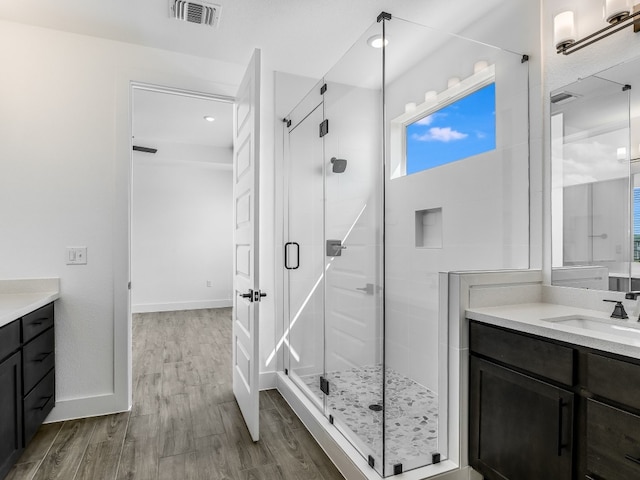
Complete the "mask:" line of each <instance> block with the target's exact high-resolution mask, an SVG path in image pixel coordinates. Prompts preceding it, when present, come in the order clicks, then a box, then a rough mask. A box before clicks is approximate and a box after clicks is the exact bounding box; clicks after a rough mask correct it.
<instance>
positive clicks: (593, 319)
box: [466, 303, 640, 480]
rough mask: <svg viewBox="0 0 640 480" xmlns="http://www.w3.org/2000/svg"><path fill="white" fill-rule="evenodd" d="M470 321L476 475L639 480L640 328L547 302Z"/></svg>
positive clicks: (486, 311) (484, 313) (485, 311)
mask: <svg viewBox="0 0 640 480" xmlns="http://www.w3.org/2000/svg"><path fill="white" fill-rule="evenodd" d="M466 316H467V318H468V319H469V353H470V356H469V463H470V465H471V466H472V467H474V468H475V469H476V470H477V471H478V472H480V473H481V474H482V475H483V476H484V477H485V478H486V479H488V480H493V479H502V480H504V479H513V480H516V479H517V480H535V479H541V478H549V479H554V480H563V479H567V480H570V479H586V480H589V479H591V480H631V479H638V478H640V324H638V323H637V322H631V321H629V320H613V319H610V318H609V315H608V313H604V312H601V311H592V310H586V309H580V308H575V307H570V306H564V305H556V304H547V303H530V304H519V305H506V306H497V307H487V308H471V309H468V310H467V311H466Z"/></svg>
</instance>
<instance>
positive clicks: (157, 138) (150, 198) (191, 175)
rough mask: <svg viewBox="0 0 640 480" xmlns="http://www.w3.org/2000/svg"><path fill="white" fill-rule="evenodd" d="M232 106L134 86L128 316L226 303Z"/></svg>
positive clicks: (209, 98)
mask: <svg viewBox="0 0 640 480" xmlns="http://www.w3.org/2000/svg"><path fill="white" fill-rule="evenodd" d="M232 102H233V99H228V98H220V97H215V96H210V95H204V94H197V93H193V92H183V91H174V90H170V89H165V88H160V87H148V86H134V87H133V90H132V125H131V130H132V147H133V151H132V156H131V178H132V180H131V216H130V222H131V243H130V254H131V312H132V313H143V312H166V311H179V310H196V309H203V308H222V307H230V306H232V299H233V297H232V291H233V278H232V268H233V266H232V244H233V231H232V215H233V212H232V195H233V192H232V189H233V184H232V169H233V137H232V130H233V128H232V123H233V103H232Z"/></svg>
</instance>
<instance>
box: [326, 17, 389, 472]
mask: <svg viewBox="0 0 640 480" xmlns="http://www.w3.org/2000/svg"><path fill="white" fill-rule="evenodd" d="M380 32H381V26H380V24H375V25H373V26H372V27H371V28H370V29H369V30H368V31H367V32H365V34H364V35H363V36H362V37H361V38H360V40H359V41H358V42H356V44H355V45H354V46H353V47H352V48H351V49H350V50H349V52H347V54H346V55H345V56H344V57H343V59H342V60H341V61H340V62H339V63H338V64H337V65H336V66H335V67H334V68H333V69H332V70H331V71H330V72H329V73H328V74H327V75H326V76H325V83H326V91H325V93H324V110H325V119H326V120H327V121H328V122H329V129H328V133H327V134H326V135H325V136H324V137H323V139H324V149H325V158H324V170H325V180H324V196H325V222H324V229H325V247H326V248H325V252H324V253H325V257H324V263H325V267H324V269H325V279H326V280H325V285H324V288H325V377H326V379H327V381H328V386H329V393H328V395H326V397H325V398H326V414H327V415H330V416H331V417H332V418H333V423H334V425H335V426H336V427H337V428H338V429H339V430H340V431H341V433H342V434H343V435H344V436H345V437H346V438H347V439H348V440H349V441H350V442H351V443H352V444H353V445H354V446H355V447H356V448H357V449H358V451H359V452H360V453H361V454H362V455H363V456H364V458H365V459H367V460H368V461H369V464H370V465H372V466H373V468H374V469H375V470H376V471H377V472H378V473H380V474H381V475H382V474H383V471H382V465H383V458H382V456H383V455H382V454H383V445H382V439H383V435H382V431H383V415H384V413H383V408H384V398H383V369H382V360H383V358H382V336H383V315H382V298H383V282H382V279H383V275H382V273H383V272H382V261H381V259H382V255H381V252H382V248H381V246H382V230H383V228H382V220H381V219H382V216H381V213H382V208H381V206H382V193H383V191H382V171H383V164H382V121H381V118H382V117H381V113H382V88H381V86H382V82H381V72H382V69H381V51H380V50H379V49H374V48H371V47H370V45H369V44H368V43H367V40H368V39H369V38H370V37H372V36H374V35H378V34H380Z"/></svg>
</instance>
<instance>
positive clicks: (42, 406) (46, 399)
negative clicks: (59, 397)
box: [34, 395, 53, 410]
mask: <svg viewBox="0 0 640 480" xmlns="http://www.w3.org/2000/svg"><path fill="white" fill-rule="evenodd" d="M52 398H53V395H49V396H48V397H44V402H42V405H40V406H39V407H35V408H34V410H44V407H46V406H47V404H48V403H49V400H51V399H52Z"/></svg>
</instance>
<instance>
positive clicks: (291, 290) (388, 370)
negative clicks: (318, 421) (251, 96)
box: [283, 17, 529, 477]
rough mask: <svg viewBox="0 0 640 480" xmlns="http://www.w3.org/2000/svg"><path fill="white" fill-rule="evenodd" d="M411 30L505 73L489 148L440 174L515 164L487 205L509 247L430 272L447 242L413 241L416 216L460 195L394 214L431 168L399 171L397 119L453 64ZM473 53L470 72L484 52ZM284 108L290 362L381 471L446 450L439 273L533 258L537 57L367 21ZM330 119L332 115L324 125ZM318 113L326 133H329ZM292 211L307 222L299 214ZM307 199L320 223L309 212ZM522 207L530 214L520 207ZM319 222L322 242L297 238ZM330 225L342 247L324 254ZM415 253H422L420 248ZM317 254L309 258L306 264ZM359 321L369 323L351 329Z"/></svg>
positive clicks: (418, 463)
mask: <svg viewBox="0 0 640 480" xmlns="http://www.w3.org/2000/svg"><path fill="white" fill-rule="evenodd" d="M375 38H380V39H382V43H383V47H382V48H380V49H374V48H371V46H370V44H371V42H372V41H373V39H375ZM415 45H430V46H432V47H433V48H435V46H436V45H440V46H444V48H443V49H442V50H443V51H441V52H436V53H437V54H440V55H441V58H445V59H446V56H445V57H443V56H442V55H446V46H447V45H448V46H452V45H455V46H456V48H460V49H462V50H463V51H465V52H466V53H465V55H466V54H467V53H468V55H467V56H473V55H475V56H476V57H475V58H476V59H478V60H485V61H486V62H485V63H488V65H490V66H491V72H492V73H491V75H493V77H492V78H493V79H494V81H495V83H496V91H497V94H496V95H497V96H496V114H497V115H498V114H499V115H500V116H503V117H504V120H501V122H500V124H499V125H497V128H496V149H495V151H492V152H490V153H489V154H482V155H477V156H476V157H478V158H475V157H474V158H472V159H469V160H468V159H464V160H461V161H458V162H456V163H457V164H456V165H454V166H451V165H445V166H442V167H437V169H438V172H439V173H436V174H435V175H439V174H442V172H443V171H445V170H446V169H457V170H458V171H461V172H464V171H465V170H464V169H466V168H469V169H470V171H474V172H476V173H474V174H471V176H472V178H466V177H465V175H464V174H462V175H461V176H460V177H459V185H455V184H454V185H452V186H451V188H452V189H453V190H455V188H456V187H459V188H465V189H469V190H474V187H472V186H470V182H473V181H476V180H477V177H478V175H481V174H482V168H485V165H483V164H482V162H488V165H489V167H487V168H491V169H492V170H491V172H493V174H494V176H496V175H498V174H499V173H498V172H501V171H504V172H505V173H504V174H502V177H500V178H499V182H498V184H497V185H498V186H497V187H495V188H494V189H496V190H499V191H497V192H493V193H494V194H495V197H496V198H495V199H493V200H495V201H494V203H493V204H492V205H494V204H495V205H496V208H497V209H500V210H498V211H501V212H502V214H501V215H502V216H501V218H500V219H499V220H500V222H501V223H500V222H499V223H500V226H501V227H502V228H503V229H504V231H502V230H500V231H499V232H498V233H501V234H502V236H503V237H504V239H503V238H502V237H501V238H499V239H494V238H492V239H491V241H492V242H494V244H495V245H494V247H502V250H501V249H500V248H497V249H496V248H494V250H500V252H501V254H502V256H501V257H500V258H495V257H494V256H490V255H488V256H483V255H478V256H477V258H474V259H472V260H469V259H466V260H465V261H464V262H460V261H458V262H457V263H456V259H454V260H453V261H449V263H446V262H443V261H441V260H436V261H435V262H434V263H433V264H434V265H436V266H435V267H433V268H432V269H431V271H429V273H428V274H427V275H424V276H423V277H424V278H423V277H421V276H419V275H418V274H419V273H420V272H418V271H417V270H418V267H417V265H420V264H421V263H420V262H423V261H424V259H423V258H422V257H425V258H436V259H440V258H441V256H442V251H438V248H437V247H435V248H434V247H433V246H430V245H419V244H418V238H417V230H418V227H419V225H418V215H419V213H420V212H423V211H424V212H430V211H431V210H434V211H437V210H438V209H440V212H441V214H442V216H443V218H446V215H447V214H448V213H449V211H450V210H451V208H450V207H448V206H447V207H443V205H442V203H438V201H436V202H435V203H433V204H431V203H429V202H430V201H431V200H430V201H426V202H424V204H420V203H419V202H417V203H416V202H412V203H411V202H410V203H411V205H410V208H409V210H411V212H410V213H411V218H409V217H407V215H406V213H407V212H404V213H402V214H400V213H398V209H397V206H398V205H397V201H396V200H395V198H396V196H397V197H398V198H399V197H401V196H402V192H401V190H402V189H403V188H404V187H402V185H404V184H407V185H409V184H410V183H411V182H417V181H418V180H419V178H420V177H419V176H420V175H425V174H426V175H430V173H425V172H420V173H418V174H414V175H411V176H406V175H401V176H400V177H398V176H394V174H393V173H394V169H396V167H397V165H398V162H399V161H400V160H399V159H398V154H399V152H400V155H401V154H402V152H401V151H400V150H399V148H398V138H399V137H398V136H397V134H398V132H399V131H400V132H403V130H402V128H404V127H402V128H401V129H400V130H398V124H399V123H398V119H402V118H404V117H403V115H405V116H406V115H407V114H408V113H410V112H408V111H407V109H410V108H411V107H410V106H409V105H411V104H413V105H414V108H415V104H418V107H421V105H420V104H421V100H422V99H421V98H420V96H422V97H423V98H425V97H424V95H425V90H426V89H427V88H425V85H416V83H417V82H416V81H415V79H416V78H423V77H429V78H430V79H431V80H433V78H431V77H436V76H438V75H440V76H442V75H445V72H435V73H434V72H432V70H433V69H432V68H431V63H430V61H429V60H427V58H429V59H430V58H431V57H421V58H418V57H416V55H415V53H416V50H415V48H411V47H412V46H415ZM427 50H429V49H427ZM430 52H431V50H430ZM427 53H429V52H427ZM441 61H446V60H441ZM467 67H468V68H467ZM465 68H467V69H468V70H470V71H473V70H474V65H473V63H471V64H470V65H466V66H465ZM444 70H450V69H444ZM480 70H482V68H480V69H479V72H475V73H469V72H466V71H464V72H460V73H459V75H460V76H461V77H463V75H464V77H463V78H462V80H461V82H459V84H455V85H453V86H450V87H446V88H444V89H443V88H442V85H447V77H443V78H442V79H441V80H440V84H438V85H433V86H432V88H433V89H434V90H435V89H437V88H438V86H439V87H440V93H439V94H438V95H437V101H438V103H440V104H442V105H445V104H448V103H451V101H453V99H455V98H460V97H461V96H464V94H465V88H469V86H470V85H471V87H473V86H474V85H475V84H477V83H478V82H479V80H478V78H480V77H482V79H483V80H482V81H485V82H486V81H487V78H488V75H489V74H488V73H487V70H485V71H484V72H482V71H480ZM411 78H413V79H414V80H411ZM474 82H476V83H474ZM418 83H419V82H418ZM421 88H422V90H420V89H421ZM472 89H473V88H470V90H472ZM427 102H428V100H427V99H426V98H425V104H426V103H427ZM405 104H408V105H407V106H406V107H405ZM435 105H437V104H435ZM422 107H424V105H422ZM286 120H288V121H290V122H291V124H290V126H288V128H285V140H284V146H285V147H284V148H285V166H286V167H285V171H286V172H287V174H286V175H285V177H286V178H285V185H284V187H285V188H284V190H285V192H284V205H285V210H286V211H285V222H284V242H285V243H286V245H285V252H286V253H285V257H288V258H289V259H290V258H291V257H292V256H296V254H299V258H300V259H301V260H302V263H300V264H299V265H298V264H297V263H296V262H293V263H292V264H291V265H289V268H290V269H288V270H285V271H286V272H287V273H286V274H285V288H284V291H285V299H286V300H285V308H284V314H285V326H284V330H285V335H284V337H283V338H284V348H283V352H284V368H285V369H286V371H287V373H288V375H289V378H290V379H291V380H292V381H293V382H294V383H295V384H296V385H297V386H298V387H299V388H300V390H301V391H302V392H303V393H304V394H305V395H306V396H307V397H308V398H309V399H310V400H311V401H312V402H313V403H314V404H315V405H316V407H318V408H319V409H320V410H321V411H322V412H323V414H324V415H325V417H327V418H328V419H329V421H330V422H331V423H332V424H333V426H334V427H335V428H337V429H338V431H340V432H341V434H342V435H343V436H344V437H345V438H346V439H347V440H348V441H349V442H350V443H351V444H352V445H353V447H354V448H355V449H356V450H357V451H358V452H359V454H360V455H361V456H362V457H363V458H364V459H365V460H366V461H368V462H369V465H371V466H372V468H373V469H374V470H375V471H376V472H377V473H378V474H380V475H381V476H382V477H387V476H391V475H394V474H396V473H400V472H408V471H410V470H413V469H416V468H420V467H424V466H427V465H430V464H432V463H434V462H437V461H443V460H446V459H447V458H448V455H449V378H450V377H449V372H448V367H449V359H450V352H449V342H450V339H449V326H448V298H447V294H446V286H445V285H442V282H443V279H444V278H446V275H442V274H441V273H440V272H442V271H456V270H496V269H502V268H506V269H511V268H528V267H529V263H528V262H529V254H528V253H529V230H528V228H529V218H528V212H529V210H528V204H529V170H528V163H529V130H528V66H527V65H526V62H524V61H522V56H521V55H520V54H516V53H513V52H508V51H505V50H501V49H498V48H495V47H491V46H489V45H486V44H482V43H478V42H475V41H472V40H469V39H465V38H462V37H460V36H457V35H451V34H448V33H445V32H441V31H438V30H435V29H432V28H429V27H425V26H423V25H419V24H416V23H414V22H410V21H406V20H402V19H399V18H396V17H394V18H393V19H391V20H388V19H382V20H381V21H378V22H375V23H373V24H372V25H371V26H370V28H368V29H367V30H366V31H365V32H364V33H363V34H362V35H361V36H360V38H359V39H358V41H357V42H356V43H355V44H354V45H353V46H352V47H351V49H350V50H349V51H347V53H346V54H345V55H344V56H343V57H342V58H341V59H340V61H338V62H337V63H336V64H335V66H334V67H333V68H332V69H331V70H330V71H329V72H328V73H327V74H326V75H325V76H324V77H323V78H322V79H320V80H319V82H318V83H317V85H316V86H315V87H314V88H313V89H312V90H311V92H309V94H307V96H306V97H305V98H304V99H303V100H302V101H301V102H300V103H299V104H298V106H297V107H296V108H294V109H293V110H292V112H291V114H290V115H289V116H288V117H287V118H286ZM326 120H328V126H327V125H326V124H325V127H321V124H322V123H323V122H325V121H326ZM305 122H309V124H308V125H307V124H305ZM513 125H517V126H515V127H513V128H511V127H510V126H513ZM322 128H326V129H328V133H327V135H325V136H323V137H320V136H319V131H320V130H321V129H322ZM303 137H304V138H307V139H306V140H305V139H304V138H303ZM298 142H301V144H302V146H301V144H298ZM487 156H489V157H491V158H489V160H486V158H485V157H487ZM334 157H335V158H339V159H346V160H347V165H346V170H344V171H343V172H334V171H332V168H331V158H334ZM514 159H517V160H514ZM296 162H299V163H300V164H296ZM305 162H307V163H305ZM308 162H311V163H308ZM465 162H466V163H465ZM295 169H306V170H305V171H306V178H305V179H304V182H302V184H301V185H296V183H297V181H298V180H299V179H298V180H297V179H295V178H294V179H293V180H292V176H291V175H292V174H293V173H294V170H295ZM474 169H475V170H474ZM434 170H436V169H434ZM432 174H433V173H432ZM410 177H411V178H410ZM398 178H403V179H402V180H399V179H398ZM423 178H424V177H423ZM305 182H306V183H305ZM403 182H404V183H403ZM500 182H502V183H500ZM476 183H477V182H476ZM511 183H513V185H514V186H516V187H517V188H516V189H515V190H516V191H515V192H512V191H511V190H510V186H511ZM500 185H502V187H500ZM481 187H483V186H481ZM407 188H409V187H407ZM500 188H502V190H500ZM436 189H437V188H435V187H434V190H436ZM390 196H392V197H393V198H390ZM420 196H424V197H427V196H428V195H420ZM511 206H512V207H513V208H511V209H510V207H511ZM413 210H415V216H414V211H413ZM507 210H508V211H507ZM295 212H298V213H297V215H298V216H299V217H300V218H301V219H302V225H295V222H296V221H297V220H295V219H294V217H295V215H296V213H295ZM313 212H315V213H316V214H317V215H320V216H321V217H322V221H321V222H317V223H315V222H316V221H317V219H316V220H310V219H309V218H308V216H313ZM318 212H321V213H318ZM442 212H444V213H442ZM524 212H526V213H527V215H526V218H521V217H523V213H524ZM306 214H308V215H307V216H305V215H306ZM405 217H406V218H405ZM425 218H426V217H425ZM494 220H495V219H494ZM408 222H409V223H412V222H415V225H414V224H413V223H412V224H411V225H410V230H411V232H412V234H411V235H410V236H411V239H410V240H411V244H410V245H409V244H407V243H406V240H407V238H406V237H407V235H400V236H399V235H398V232H397V228H396V227H397V226H398V225H403V224H407V223H408ZM525 224H526V226H524V225H525ZM414 227H415V229H416V232H415V235H414V231H413V228H414ZM448 227H449V225H447V223H446V222H445V223H444V224H441V225H440V226H439V228H440V229H441V230H442V231H441V232H440V235H441V236H443V235H446V229H447V228H448ZM424 228H426V227H424ZM494 229H495V228H494ZM320 231H321V232H322V233H321V235H320V234H318V236H319V237H320V240H319V241H318V238H315V240H312V239H306V240H304V241H302V242H301V241H299V240H297V239H296V238H294V237H296V236H298V235H300V236H304V235H303V234H311V237H313V234H312V233H313V232H315V233H317V232H320ZM311 237H310V238H311ZM400 237H401V238H400ZM414 237H415V242H416V243H415V245H414V244H413V241H414ZM327 240H333V241H339V245H340V246H341V247H346V248H345V249H342V248H339V249H338V250H334V251H333V254H329V252H328V249H329V246H328V245H327V243H326V241H327ZM403 242H404V243H403ZM509 242H511V243H509ZM294 243H295V245H294ZM461 243H462V244H464V240H463V241H461ZM298 245H299V246H298ZM492 245H493V244H492ZM287 249H288V250H287ZM309 249H313V252H314V253H313V254H312V255H310V252H309ZM410 254H411V255H419V256H421V257H420V258H418V260H414V259H413V257H411V256H410ZM438 255H440V257H439V256H438ZM367 259H368V260H367ZM309 262H312V263H313V265H314V268H313V273H312V274H310V275H309V276H308V278H302V275H301V274H302V273H303V269H304V268H305V267H306V266H308V263H309ZM303 263H307V265H303ZM358 265H360V267H358ZM443 265H444V268H443ZM294 266H296V268H292V267H294ZM442 287H445V288H442ZM296 289H297V290H298V293H297V294H296V293H295V291H296ZM357 331H359V332H360V334H361V336H360V338H355V333H354V332H357ZM311 345H312V346H311ZM454 353H455V352H454ZM320 357H321V358H320ZM425 359H426V360H425ZM421 370H422V371H421ZM320 378H322V379H323V381H327V382H328V385H329V390H330V394H329V395H326V394H324V393H322V391H321V384H320ZM325 385H326V384H325ZM378 405H379V406H380V407H381V409H380V410H379V411H377V412H376V410H375V408H377V406H378ZM369 407H371V408H369ZM454 414H455V413H454ZM456 415H457V414H456ZM403 428H404V429H405V430H406V432H414V431H415V432H418V433H416V436H418V435H423V434H425V435H431V436H430V437H428V438H426V440H420V441H416V440H415V438H413V440H411V439H409V436H407V441H406V442H407V443H406V444H404V445H400V446H398V444H397V442H398V438H402V437H401V435H400V434H398V432H399V431H400V430H401V429H403ZM427 432H428V433H427ZM455 438H456V436H455V435H454V436H453V440H455ZM412 441H413V443H411V442H412ZM421 442H422V443H421ZM425 442H426V443H425Z"/></svg>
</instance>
